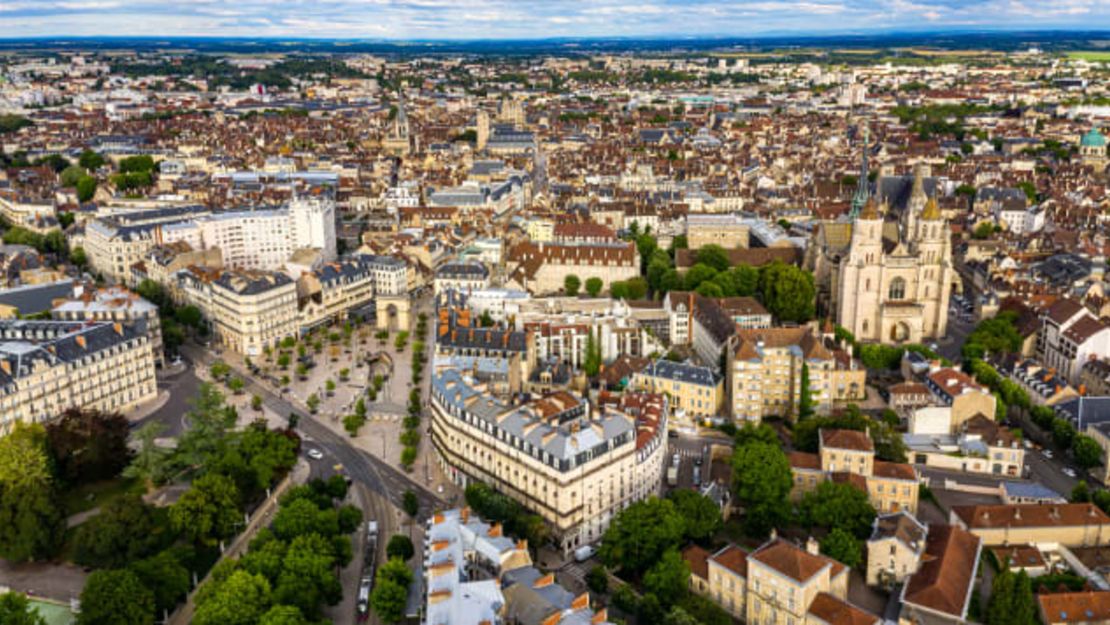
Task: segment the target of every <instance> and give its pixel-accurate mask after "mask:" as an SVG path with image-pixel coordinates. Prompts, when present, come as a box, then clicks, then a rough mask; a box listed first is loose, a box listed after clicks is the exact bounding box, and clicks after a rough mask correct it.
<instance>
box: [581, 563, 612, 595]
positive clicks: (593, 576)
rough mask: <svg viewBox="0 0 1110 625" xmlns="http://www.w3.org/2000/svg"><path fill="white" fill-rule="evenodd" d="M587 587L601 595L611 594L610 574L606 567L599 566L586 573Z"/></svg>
mask: <svg viewBox="0 0 1110 625" xmlns="http://www.w3.org/2000/svg"><path fill="white" fill-rule="evenodd" d="M586 586H588V587H589V588H590V590H591V591H593V592H595V593H597V594H599V595H603V594H605V593H607V592H609V573H608V572H606V570H605V565H603V564H598V565H597V566H595V567H593V568H592V569H590V572H589V573H586Z"/></svg>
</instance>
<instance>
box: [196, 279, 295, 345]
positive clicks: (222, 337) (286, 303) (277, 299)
mask: <svg viewBox="0 0 1110 625" xmlns="http://www.w3.org/2000/svg"><path fill="white" fill-rule="evenodd" d="M180 275H181V276H182V282H183V291H184V293H185V299H186V301H188V302H189V303H191V304H193V305H195V306H196V307H197V308H199V309H200V310H201V312H202V313H203V314H204V317H205V318H206V319H207V320H208V323H209V325H210V326H211V327H212V330H213V332H214V333H215V335H216V337H217V339H218V340H219V341H220V342H221V343H223V344H224V345H225V346H226V347H227V348H228V349H231V350H232V351H235V352H238V353H240V354H243V355H245V356H258V355H261V354H262V352H263V349H264V348H265V347H267V346H270V347H276V346H277V344H278V343H279V342H280V341H281V340H282V339H283V338H285V337H287V336H297V332H298V329H299V316H298V313H297V288H296V283H294V282H293V280H292V279H291V278H289V276H287V275H285V274H283V273H269V272H259V271H244V270H229V271H223V272H219V273H216V274H211V273H209V274H197V273H193V272H183V273H182V274H180Z"/></svg>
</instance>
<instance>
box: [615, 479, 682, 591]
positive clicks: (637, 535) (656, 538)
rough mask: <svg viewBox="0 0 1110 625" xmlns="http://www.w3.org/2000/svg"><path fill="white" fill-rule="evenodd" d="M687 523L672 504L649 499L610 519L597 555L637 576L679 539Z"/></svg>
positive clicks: (663, 500)
mask: <svg viewBox="0 0 1110 625" xmlns="http://www.w3.org/2000/svg"><path fill="white" fill-rule="evenodd" d="M685 529H686V523H685V522H684V521H683V519H682V517H681V516H680V515H679V513H678V510H677V509H676V508H675V505H674V503H673V502H671V501H670V500H667V499H659V498H658V497H649V498H648V499H644V500H642V501H637V502H636V503H633V504H632V505H630V506H628V507H627V508H625V509H624V510H622V511H621V512H619V513H618V514H617V516H616V517H615V518H614V519H613V522H612V524H611V525H610V526H609V529H608V530H607V531H606V532H605V535H604V536H603V537H602V540H601V550H600V555H601V559H602V561H603V562H605V563H606V564H607V565H609V566H610V567H618V566H619V567H621V568H623V569H624V570H626V571H628V572H630V573H632V574H638V573H642V572H643V571H646V570H647V569H648V567H650V566H651V565H652V564H655V562H657V561H658V560H659V558H660V557H661V556H662V555H663V552H665V551H666V550H667V549H670V548H672V547H675V546H677V545H678V544H679V542H680V541H681V540H682V535H683V532H684V531H685Z"/></svg>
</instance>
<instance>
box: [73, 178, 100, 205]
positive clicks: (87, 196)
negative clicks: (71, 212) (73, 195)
mask: <svg viewBox="0 0 1110 625" xmlns="http://www.w3.org/2000/svg"><path fill="white" fill-rule="evenodd" d="M96 186H97V182H96V178H93V177H92V176H82V177H81V178H80V179H79V180H78V181H77V185H76V188H77V201H78V202H81V203H85V202H88V201H89V200H91V199H93V197H94V196H95V195H96Z"/></svg>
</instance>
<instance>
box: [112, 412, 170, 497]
mask: <svg viewBox="0 0 1110 625" xmlns="http://www.w3.org/2000/svg"><path fill="white" fill-rule="evenodd" d="M164 429H165V426H164V425H162V424H161V423H159V422H157V421H150V422H148V423H144V424H143V425H142V426H140V427H139V429H138V430H136V431H135V438H136V439H138V441H139V451H138V452H137V453H136V454H135V457H134V458H133V459H132V460H131V464H129V465H127V467H126V468H125V469H124V470H123V476H124V477H127V478H136V479H140V480H143V481H145V482H146V483H147V487H148V489H149V487H150V485H152V484H161V483H162V482H164V481H165V480H166V479H167V478H168V477H169V474H170V472H171V471H172V460H173V458H172V453H171V452H170V450H169V449H166V448H164V447H161V446H159V445H158V444H157V443H156V442H155V440H156V439H157V438H158V435H159V434H161V433H162V431H163V430H164Z"/></svg>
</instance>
